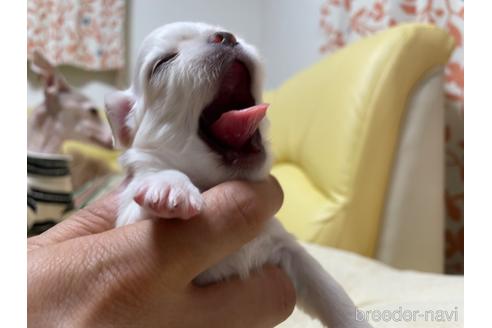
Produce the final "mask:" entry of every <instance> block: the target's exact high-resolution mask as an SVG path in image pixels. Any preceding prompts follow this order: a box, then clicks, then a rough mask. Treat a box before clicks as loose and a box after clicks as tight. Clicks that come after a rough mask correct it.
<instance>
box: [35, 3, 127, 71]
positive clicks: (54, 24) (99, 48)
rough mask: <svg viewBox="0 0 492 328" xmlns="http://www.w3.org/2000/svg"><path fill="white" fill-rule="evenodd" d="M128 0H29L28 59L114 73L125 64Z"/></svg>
mask: <svg viewBox="0 0 492 328" xmlns="http://www.w3.org/2000/svg"><path fill="white" fill-rule="evenodd" d="M124 22H125V0H28V1H27V57H28V59H30V58H32V57H31V56H32V54H33V52H34V51H35V50H38V51H40V52H41V53H42V54H43V55H44V56H45V57H46V58H47V59H48V60H49V61H50V62H51V63H53V64H54V65H60V64H69V65H73V66H78V67H81V68H84V69H89V70H115V69H121V68H123V66H124V64H125V61H124V59H125V52H124V49H125V40H124Z"/></svg>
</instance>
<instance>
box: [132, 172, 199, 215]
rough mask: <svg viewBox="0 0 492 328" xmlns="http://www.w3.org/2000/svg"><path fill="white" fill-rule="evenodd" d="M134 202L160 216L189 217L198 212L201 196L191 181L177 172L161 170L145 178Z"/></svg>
mask: <svg viewBox="0 0 492 328" xmlns="http://www.w3.org/2000/svg"><path fill="white" fill-rule="evenodd" d="M134 200H135V202H137V204H139V205H140V206H142V207H143V208H145V209H146V210H147V211H149V212H150V213H151V214H153V215H154V216H157V217H160V218H179V219H185V220H186V219H189V218H191V217H193V216H195V215H197V214H198V213H200V211H201V209H202V207H203V197H202V195H201V193H200V191H199V190H198V188H197V187H195V186H194V185H193V184H192V183H191V181H190V180H189V179H188V177H187V176H185V175H184V174H182V173H179V172H161V173H159V174H156V175H153V176H151V177H148V178H147V179H145V180H144V181H143V182H142V184H141V186H140V188H139V189H138V190H137V192H136V194H135V197H134Z"/></svg>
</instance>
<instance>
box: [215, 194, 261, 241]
mask: <svg viewBox="0 0 492 328" xmlns="http://www.w3.org/2000/svg"><path fill="white" fill-rule="evenodd" d="M224 197H225V202H224V203H225V204H228V207H229V209H230V211H231V212H232V213H231V215H232V216H233V217H234V218H235V220H234V221H235V222H234V224H239V227H240V228H241V229H244V230H246V231H247V232H249V233H256V232H257V231H258V230H259V228H260V223H261V213H260V211H259V210H258V204H257V201H256V199H255V197H254V195H253V194H251V193H249V192H241V193H239V192H237V191H236V192H234V191H232V192H225V193H224Z"/></svg>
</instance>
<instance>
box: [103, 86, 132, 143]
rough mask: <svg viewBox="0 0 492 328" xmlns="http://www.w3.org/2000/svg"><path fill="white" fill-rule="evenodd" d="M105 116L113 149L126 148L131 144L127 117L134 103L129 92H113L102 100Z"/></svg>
mask: <svg viewBox="0 0 492 328" xmlns="http://www.w3.org/2000/svg"><path fill="white" fill-rule="evenodd" d="M104 103H105V105H106V114H107V116H108V120H109V124H110V125H111V130H112V131H113V138H114V147H115V148H128V147H129V146H130V144H131V143H132V138H133V137H132V135H131V130H130V127H129V126H128V115H129V114H130V111H131V109H132V107H133V104H134V103H135V100H134V97H133V94H132V93H131V91H129V90H126V91H115V92H112V93H110V94H107V95H106V97H105V98H104Z"/></svg>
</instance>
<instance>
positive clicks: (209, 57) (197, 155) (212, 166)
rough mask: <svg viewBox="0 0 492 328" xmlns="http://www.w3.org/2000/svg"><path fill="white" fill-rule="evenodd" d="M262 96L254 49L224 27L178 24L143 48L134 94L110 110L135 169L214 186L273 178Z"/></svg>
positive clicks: (117, 98) (110, 104)
mask: <svg viewBox="0 0 492 328" xmlns="http://www.w3.org/2000/svg"><path fill="white" fill-rule="evenodd" d="M261 91H262V67H261V63H260V60H259V57H258V54H257V52H256V50H255V49H254V48H253V47H252V46H250V45H248V44H247V43H246V42H245V41H244V40H242V39H240V38H238V37H237V36H235V35H233V34H232V33H230V32H228V31H226V30H224V29H222V28H219V27H214V26H209V25H206V24H201V23H174V24H170V25H165V26H163V27H161V28H158V29H157V30H155V31H154V32H152V33H151V34H150V35H149V36H148V37H147V38H146V39H145V40H144V42H143V44H142V46H141V48H140V52H139V55H138V58H137V62H136V70H135V74H134V79H133V83H132V86H131V87H130V88H129V89H128V90H126V91H122V92H117V93H114V94H112V95H109V96H108V97H107V98H106V107H107V111H108V114H109V115H108V116H109V117H110V120H111V124H112V127H113V134H114V136H115V139H116V143H117V144H118V145H119V146H120V147H123V148H129V149H130V150H129V151H127V154H126V156H125V159H124V160H125V161H126V163H127V164H128V165H129V166H132V167H133V168H134V169H138V167H139V166H146V164H144V163H143V162H144V161H146V162H147V165H148V162H149V161H151V162H153V163H156V165H158V163H162V164H163V165H164V166H171V167H170V168H176V169H179V170H181V171H183V172H185V173H186V174H188V175H189V176H190V177H191V178H192V180H193V179H194V180H198V181H195V183H197V184H199V185H202V186H209V185H213V184H216V183H218V182H221V181H224V180H227V179H232V178H246V179H260V178H263V177H265V176H266V175H267V174H268V171H269V169H270V162H271V160H270V155H269V151H268V145H267V142H266V141H265V133H266V131H265V129H266V127H267V120H266V117H265V111H266V109H267V107H268V106H267V105H265V104H261ZM137 153H138V154H139V155H137ZM142 154H145V156H142ZM149 156H150V157H149ZM144 157H145V160H144V159H143V158H144Z"/></svg>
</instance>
